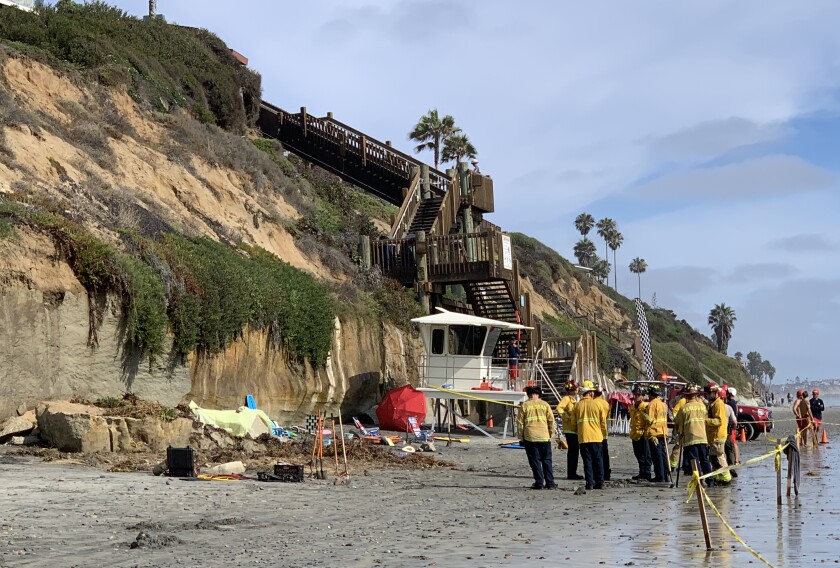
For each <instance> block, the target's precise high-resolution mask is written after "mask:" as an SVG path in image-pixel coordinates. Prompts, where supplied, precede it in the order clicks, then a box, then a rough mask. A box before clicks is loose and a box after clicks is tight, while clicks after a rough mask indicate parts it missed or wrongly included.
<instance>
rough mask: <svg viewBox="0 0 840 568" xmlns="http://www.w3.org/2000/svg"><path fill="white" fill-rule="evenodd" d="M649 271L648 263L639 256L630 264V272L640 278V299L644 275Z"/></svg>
mask: <svg viewBox="0 0 840 568" xmlns="http://www.w3.org/2000/svg"><path fill="white" fill-rule="evenodd" d="M646 270H647V262H645V259H643V258H639V257H638V256H637V257H636V258H634V259H633V262H631V263H630V272H632V273H633V274H635V275H637V276H638V277H639V298H641V297H642V273H643V272H645V271H646Z"/></svg>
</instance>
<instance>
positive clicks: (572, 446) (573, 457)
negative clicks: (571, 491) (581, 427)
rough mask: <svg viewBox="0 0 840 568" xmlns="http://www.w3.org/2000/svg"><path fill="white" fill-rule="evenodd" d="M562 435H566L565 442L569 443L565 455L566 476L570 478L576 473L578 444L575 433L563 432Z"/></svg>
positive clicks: (578, 452) (578, 453)
mask: <svg viewBox="0 0 840 568" xmlns="http://www.w3.org/2000/svg"><path fill="white" fill-rule="evenodd" d="M564 435H565V436H566V443H567V444H569V454H568V455H567V456H566V477H567V478H569V479H572V478H574V477H576V476H577V474H578V472H577V466H578V456H579V455H580V446H578V436H577V434H570V433H568V432H564Z"/></svg>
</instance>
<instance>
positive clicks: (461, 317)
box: [411, 308, 533, 329]
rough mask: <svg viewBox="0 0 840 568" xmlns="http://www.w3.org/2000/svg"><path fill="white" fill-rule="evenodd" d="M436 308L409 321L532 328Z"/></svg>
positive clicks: (504, 327)
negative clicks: (430, 312)
mask: <svg viewBox="0 0 840 568" xmlns="http://www.w3.org/2000/svg"><path fill="white" fill-rule="evenodd" d="M437 309H438V310H439V311H440V313H439V314H432V315H430V316H422V317H419V318H414V319H413V320H411V321H413V322H414V323H422V324H428V325H479V326H492V327H499V328H502V329H533V328H532V327H528V326H525V325H519V324H518V323H509V322H506V321H500V320H494V319H489V318H481V317H478V316H473V315H469V314H461V313H458V312H450V311H448V310H444V309H443V308H437Z"/></svg>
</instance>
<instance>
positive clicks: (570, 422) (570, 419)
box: [557, 394, 577, 434]
mask: <svg viewBox="0 0 840 568" xmlns="http://www.w3.org/2000/svg"><path fill="white" fill-rule="evenodd" d="M575 405H577V401H576V400H575V397H573V396H571V395H568V394H567V395H566V396H564V397H563V398H561V399H560V403H559V404H558V405H557V414H558V415H559V416H560V418H562V419H563V433H564V434H577V418H575Z"/></svg>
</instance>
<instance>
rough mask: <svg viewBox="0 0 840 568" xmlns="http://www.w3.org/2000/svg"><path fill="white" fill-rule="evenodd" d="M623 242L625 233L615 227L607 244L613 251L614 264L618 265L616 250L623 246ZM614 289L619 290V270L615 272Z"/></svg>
mask: <svg viewBox="0 0 840 568" xmlns="http://www.w3.org/2000/svg"><path fill="white" fill-rule="evenodd" d="M622 243H624V235H622V234H621V233H619V232H618V229H613V230H612V231H610V233H609V234H608V235H607V245H608V246H609V247H610V249H612V251H613V266H618V264H616V260H615V251H616V250H618V249H619V248H621V245H622ZM613 279H614V280H613V290H615V291H616V292H617V291H618V270H616V271H615V272H614V273H613Z"/></svg>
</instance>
